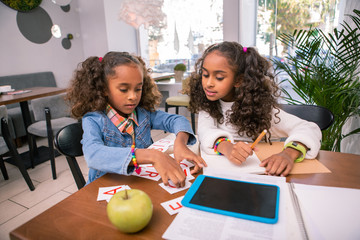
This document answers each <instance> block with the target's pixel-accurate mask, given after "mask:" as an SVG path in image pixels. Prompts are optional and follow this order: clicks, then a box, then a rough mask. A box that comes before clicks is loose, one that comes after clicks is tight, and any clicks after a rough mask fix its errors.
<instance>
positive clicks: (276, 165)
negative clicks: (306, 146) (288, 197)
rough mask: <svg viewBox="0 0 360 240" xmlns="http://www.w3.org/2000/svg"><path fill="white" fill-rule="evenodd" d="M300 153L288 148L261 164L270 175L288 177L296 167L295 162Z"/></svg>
mask: <svg viewBox="0 0 360 240" xmlns="http://www.w3.org/2000/svg"><path fill="white" fill-rule="evenodd" d="M299 153H300V152H299V151H297V150H295V149H291V148H286V149H284V150H283V151H282V152H280V153H277V154H274V155H272V156H270V157H268V158H267V159H265V160H263V161H262V162H261V163H260V167H265V168H266V169H265V171H266V172H265V173H267V174H268V175H277V176H282V177H286V176H287V175H288V174H289V173H290V171H291V169H292V168H293V166H294V160H295V159H296V158H297V157H298V156H299Z"/></svg>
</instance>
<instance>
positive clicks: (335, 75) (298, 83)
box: [273, 10, 360, 151]
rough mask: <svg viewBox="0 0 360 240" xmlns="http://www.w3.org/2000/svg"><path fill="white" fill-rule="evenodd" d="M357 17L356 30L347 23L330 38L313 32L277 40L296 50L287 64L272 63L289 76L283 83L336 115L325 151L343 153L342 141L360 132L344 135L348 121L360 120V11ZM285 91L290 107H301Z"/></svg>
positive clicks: (326, 134) (327, 133)
mask: <svg viewBox="0 0 360 240" xmlns="http://www.w3.org/2000/svg"><path fill="white" fill-rule="evenodd" d="M354 13H355V15H353V16H352V15H350V19H351V20H352V21H353V22H354V24H355V25H356V28H352V27H351V26H350V25H349V24H348V23H346V22H344V23H343V24H341V26H342V28H341V29H337V28H335V29H334V30H333V31H332V32H331V33H328V34H325V33H324V32H322V31H321V29H318V28H314V29H310V30H299V31H297V30H295V31H294V33H293V34H292V35H291V34H281V35H280V36H279V37H278V39H279V40H280V41H281V42H282V43H284V44H285V46H286V47H288V48H294V49H295V54H290V53H288V54H287V56H286V61H285V62H281V61H279V60H273V62H274V65H275V66H276V70H279V72H281V71H283V72H286V73H287V74H288V76H289V79H285V80H283V81H289V83H290V84H291V85H292V87H293V90H294V91H295V92H296V93H297V94H298V95H299V96H300V97H301V98H302V100H303V101H304V102H305V104H315V105H319V106H323V107H326V108H328V109H329V110H330V111H332V113H333V114H334V118H335V119H334V123H333V124H332V126H331V127H329V128H328V129H327V130H325V131H323V139H322V149H324V150H332V151H340V142H341V140H342V139H344V138H345V137H347V136H350V135H352V134H355V133H359V132H360V128H358V129H354V130H353V131H351V132H349V133H347V134H342V128H343V126H344V124H345V122H346V120H347V119H348V118H349V117H352V116H358V115H359V107H360V79H359V75H360V74H359V70H360V37H359V35H360V34H359V29H360V11H359V10H354ZM282 90H283V92H284V93H285V100H286V101H287V102H288V103H290V104H301V102H299V101H297V100H295V99H294V98H292V96H290V94H289V93H288V92H287V91H286V90H285V89H282Z"/></svg>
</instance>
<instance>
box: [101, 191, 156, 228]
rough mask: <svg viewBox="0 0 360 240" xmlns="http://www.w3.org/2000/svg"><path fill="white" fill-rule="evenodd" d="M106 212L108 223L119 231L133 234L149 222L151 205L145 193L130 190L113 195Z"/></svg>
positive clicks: (151, 211) (151, 210)
mask: <svg viewBox="0 0 360 240" xmlns="http://www.w3.org/2000/svg"><path fill="white" fill-rule="evenodd" d="M106 211H107V215H108V217H109V220H110V222H111V223H112V224H114V225H115V227H117V228H118V229H119V230H120V231H122V232H125V233H135V232H138V231H140V230H141V229H143V228H144V227H145V226H146V225H147V224H148V223H149V222H150V219H151V216H152V213H153V205H152V202H151V199H150V197H149V196H148V195H147V194H146V193H145V192H143V191H141V190H139V189H130V190H124V191H120V192H118V193H115V195H114V196H113V197H112V198H111V199H110V201H109V203H108V205H107V208H106Z"/></svg>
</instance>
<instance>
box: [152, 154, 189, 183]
mask: <svg viewBox="0 0 360 240" xmlns="http://www.w3.org/2000/svg"><path fill="white" fill-rule="evenodd" d="M155 151H156V152H157V154H156V156H155V160H154V162H153V163H152V164H153V166H154V167H155V169H156V171H157V172H158V173H159V174H160V176H161V179H162V181H163V183H164V184H165V185H166V186H167V185H169V179H170V180H171V181H172V182H173V183H174V184H175V186H176V187H184V186H185V179H186V176H185V173H184V171H183V170H182V168H181V166H180V164H179V163H178V162H177V161H176V160H175V159H174V158H172V157H170V156H169V155H168V154H166V153H163V152H160V151H157V150H155Z"/></svg>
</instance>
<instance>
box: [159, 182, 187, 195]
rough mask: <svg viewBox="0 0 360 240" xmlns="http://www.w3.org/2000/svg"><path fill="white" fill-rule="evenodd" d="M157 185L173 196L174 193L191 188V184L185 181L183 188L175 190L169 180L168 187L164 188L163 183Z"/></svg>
mask: <svg viewBox="0 0 360 240" xmlns="http://www.w3.org/2000/svg"><path fill="white" fill-rule="evenodd" d="M159 185H160V187H162V188H163V189H165V190H166V191H167V192H168V193H170V194H174V193H177V192H180V191H182V190H185V189H188V188H189V187H190V186H191V182H189V181H185V186H184V187H182V188H177V187H176V186H175V184H174V183H173V182H172V181H171V180H169V185H168V186H165V184H164V183H160V184H159Z"/></svg>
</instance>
